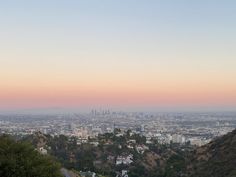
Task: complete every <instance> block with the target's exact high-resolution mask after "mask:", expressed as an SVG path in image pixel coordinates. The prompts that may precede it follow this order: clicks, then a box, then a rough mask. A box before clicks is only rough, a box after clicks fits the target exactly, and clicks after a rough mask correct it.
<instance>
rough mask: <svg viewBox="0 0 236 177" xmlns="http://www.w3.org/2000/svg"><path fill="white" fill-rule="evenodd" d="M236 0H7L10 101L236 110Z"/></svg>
mask: <svg viewBox="0 0 236 177" xmlns="http://www.w3.org/2000/svg"><path fill="white" fill-rule="evenodd" d="M235 7H236V3H235V2H234V1H230V0H229V1H226V2H221V1H212V0H207V1H203V0H200V1H195V2H188V1H178V2H174V1H145V2H144V1H133V0H131V1H128V2H127V1H119V2H118V1H92V0H91V1H70V2H68V1H50V2H48V1H45V0H43V1H37V2H36V1H34V2H33V1H24V2H18V1H11V2H1V3H0V20H1V23H0V29H1V30H0V39H1V43H0V46H1V52H0V110H11V109H13V110H20V109H26V110H27V109H38V108H54V107H58V108H63V109H70V108H73V109H76V108H78V109H91V108H94V107H95V108H97V107H108V108H112V109H130V110H133V109H143V110H145V109H147V110H148V109H151V110H162V109H163V110H201V109H202V110H216V111H219V110H234V109H235V106H236V80H235V76H236V70H235V66H236V59H235V58H236V51H235V50H234V48H235V46H236V33H235V27H236V22H235V19H236V10H235Z"/></svg>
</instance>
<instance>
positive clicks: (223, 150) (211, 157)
mask: <svg viewBox="0 0 236 177" xmlns="http://www.w3.org/2000/svg"><path fill="white" fill-rule="evenodd" d="M187 161H188V163H187V164H188V166H187V172H188V174H187V176H188V177H236V130H234V131H233V132H230V133H228V134H226V135H224V136H222V137H219V138H217V139H215V140H213V141H212V142H210V143H209V144H206V145H205V146H202V147H199V148H197V149H196V150H195V151H194V152H193V154H191V155H190V157H189V158H188V160H187Z"/></svg>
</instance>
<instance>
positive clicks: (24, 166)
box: [0, 136, 62, 177]
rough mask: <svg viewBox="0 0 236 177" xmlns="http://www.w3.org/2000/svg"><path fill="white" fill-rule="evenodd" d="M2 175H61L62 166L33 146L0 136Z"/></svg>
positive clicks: (5, 176) (0, 168)
mask: <svg viewBox="0 0 236 177" xmlns="http://www.w3.org/2000/svg"><path fill="white" fill-rule="evenodd" d="M0 176H4V177H19V176H21V177H32V176H33V177H61V176H62V175H61V173H60V166H59V164H57V163H55V162H54V161H53V160H52V159H51V158H50V157H48V156H43V155H41V154H39V153H38V152H37V151H36V150H35V149H34V148H33V146H31V145H30V144H28V143H25V142H16V141H14V140H13V139H11V138H10V137H8V136H0Z"/></svg>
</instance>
